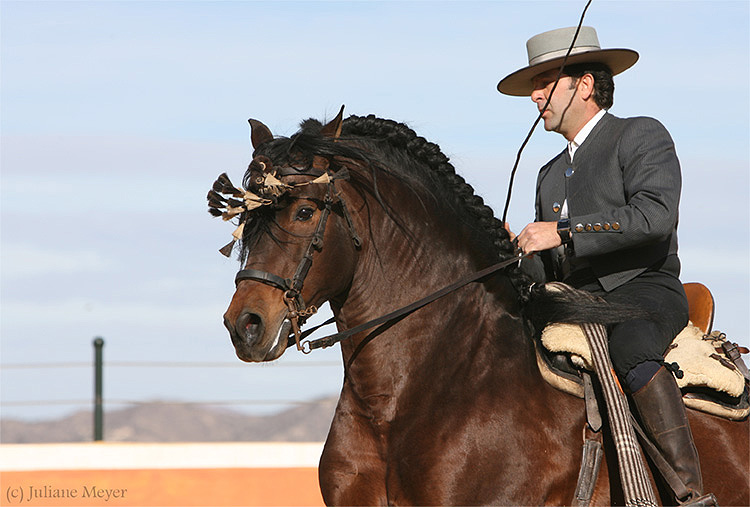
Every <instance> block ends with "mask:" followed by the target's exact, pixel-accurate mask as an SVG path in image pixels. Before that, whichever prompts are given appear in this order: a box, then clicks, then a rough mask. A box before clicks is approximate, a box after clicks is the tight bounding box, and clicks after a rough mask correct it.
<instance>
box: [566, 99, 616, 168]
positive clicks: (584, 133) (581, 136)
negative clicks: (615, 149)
mask: <svg viewBox="0 0 750 507" xmlns="http://www.w3.org/2000/svg"><path fill="white" fill-rule="evenodd" d="M606 113H607V111H605V110H604V109H600V110H599V112H598V113H596V114H595V115H594V116H593V117H592V118H591V119H590V120H589V121H588V122H586V125H584V126H583V128H582V129H581V130H579V131H578V133H577V134H576V136H575V137H574V138H573V140H572V141H570V142H568V153H569V154H570V160H573V155H575V153H576V150H577V149H578V147H579V146H581V145H582V144H583V142H584V141H585V140H586V138H587V137H588V136H589V134H590V133H591V131H592V130H594V127H595V126H596V124H597V123H599V120H601V119H602V117H603V116H604V115H605V114H606Z"/></svg>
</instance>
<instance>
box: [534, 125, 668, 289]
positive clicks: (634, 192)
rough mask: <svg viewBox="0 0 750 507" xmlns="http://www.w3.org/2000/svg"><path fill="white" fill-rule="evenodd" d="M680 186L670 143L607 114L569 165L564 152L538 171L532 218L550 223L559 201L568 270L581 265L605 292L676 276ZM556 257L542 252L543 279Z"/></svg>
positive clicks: (660, 130) (659, 131)
mask: <svg viewBox="0 0 750 507" xmlns="http://www.w3.org/2000/svg"><path fill="white" fill-rule="evenodd" d="M568 168H572V169H573V172H572V175H571V176H569V177H566V176H565V173H566V170H567V169H568ZM566 180H567V181H566ZM566 186H567V190H566ZM681 186H682V178H681V174H680V163H679V161H678V160H677V154H676V153H675V148H674V143H673V142H672V138H671V137H670V135H669V133H668V132H667V130H666V129H665V128H664V126H663V125H662V124H661V123H659V122H658V121H657V120H654V119H653V118H644V117H639V118H617V117H616V116H613V115H611V114H609V113H607V114H605V115H604V116H603V117H602V119H601V120H600V121H599V123H597V124H596V126H595V127H594V129H593V130H592V131H591V133H590V134H589V135H588V137H587V138H586V140H585V141H584V142H583V144H581V146H579V148H578V150H577V151H576V153H575V158H574V161H573V162H572V163H571V161H570V157H569V155H568V150H567V148H566V149H565V150H564V151H563V152H562V153H560V154H559V155H558V156H557V157H555V158H554V159H552V160H551V161H550V162H549V163H547V164H546V165H545V166H544V167H542V169H541V170H540V171H539V177H538V179H537V195H536V220H537V221H558V220H559V219H560V211H561V210H560V209H559V208H560V207H561V205H562V203H563V201H564V200H565V198H566V195H567V198H568V212H569V217H570V222H571V231H572V246H573V249H572V250H573V252H572V256H571V260H572V262H573V265H574V267H575V266H578V267H579V268H580V267H582V266H584V267H585V266H587V267H589V268H590V269H591V270H592V271H593V273H594V275H595V276H596V278H597V279H598V280H599V282H600V283H601V285H602V287H603V288H604V289H605V290H607V291H610V290H612V289H614V288H616V287H618V286H620V285H622V284H623V283H625V282H627V281H629V280H632V279H633V278H635V277H636V276H638V275H639V274H641V273H643V272H644V271H645V270H646V269H649V268H651V269H656V270H660V271H665V272H668V273H670V274H672V275H674V276H675V277H678V276H679V260H678V258H677V218H678V207H679V202H680V190H681ZM569 253H570V250H569ZM556 255H558V252H557V251H556V250H552V251H547V252H543V255H542V259H543V261H544V262H545V267H546V271H547V276H548V279H549V278H553V275H552V271H551V266H552V265H553V263H554V262H556V259H555V256H556ZM668 256H669V257H668ZM667 260H668V262H665V261H667Z"/></svg>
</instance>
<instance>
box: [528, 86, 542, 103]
mask: <svg viewBox="0 0 750 507" xmlns="http://www.w3.org/2000/svg"><path fill="white" fill-rule="evenodd" d="M531 100H532V102H539V101H540V100H541V101H544V100H545V98H544V92H543V91H542V90H541V89H538V88H537V89H536V90H533V91H532V92H531Z"/></svg>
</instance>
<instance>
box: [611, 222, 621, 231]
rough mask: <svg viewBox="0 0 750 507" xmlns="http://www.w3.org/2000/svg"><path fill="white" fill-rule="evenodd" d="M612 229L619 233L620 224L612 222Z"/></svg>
mask: <svg viewBox="0 0 750 507" xmlns="http://www.w3.org/2000/svg"><path fill="white" fill-rule="evenodd" d="M612 229H614V230H616V231H619V230H620V222H612Z"/></svg>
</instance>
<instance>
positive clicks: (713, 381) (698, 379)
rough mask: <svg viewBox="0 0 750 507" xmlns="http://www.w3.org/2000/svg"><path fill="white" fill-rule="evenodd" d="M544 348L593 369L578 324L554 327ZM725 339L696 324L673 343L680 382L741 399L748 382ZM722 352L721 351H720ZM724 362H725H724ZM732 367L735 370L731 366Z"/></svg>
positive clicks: (670, 356) (672, 356)
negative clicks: (724, 345)
mask: <svg viewBox="0 0 750 507" xmlns="http://www.w3.org/2000/svg"><path fill="white" fill-rule="evenodd" d="M541 339H542V344H543V345H544V347H545V348H546V349H548V350H550V351H552V352H565V353H570V354H571V361H572V362H573V364H575V365H576V366H578V367H582V368H586V369H589V370H591V369H593V368H592V360H591V351H590V350H589V347H588V342H587V341H586V337H585V336H584V334H583V331H582V329H581V327H580V326H578V325H577V324H550V325H549V326H547V327H546V328H545V329H544V331H542V337H541ZM722 341H723V338H720V337H719V335H718V333H716V334H712V335H706V336H705V339H704V334H703V331H701V330H700V329H698V328H697V327H695V326H694V325H693V324H692V323H688V325H687V326H686V327H685V329H683V330H682V331H681V332H680V334H678V335H677V337H676V338H675V339H674V340H673V341H672V345H670V349H669V351H668V352H667V354H666V357H665V361H667V362H668V363H673V362H676V363H677V364H678V365H679V366H680V369H681V370H682V371H683V372H684V373H685V375H684V376H683V377H682V378H681V379H677V385H678V386H679V387H680V388H684V387H702V388H710V389H714V390H717V391H720V392H724V393H727V394H728V395H729V396H732V397H739V396H741V395H742V393H743V391H744V389H745V379H744V377H743V376H742V373H740V372H739V371H738V370H737V369H736V368H734V367H733V366H734V365H732V364H731V363H730V362H728V361H727V359H726V357H725V356H724V353H723V351H722V350H721V343H722ZM717 349H718V351H717ZM721 359H723V360H724V361H721ZM730 365H731V366H730Z"/></svg>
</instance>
